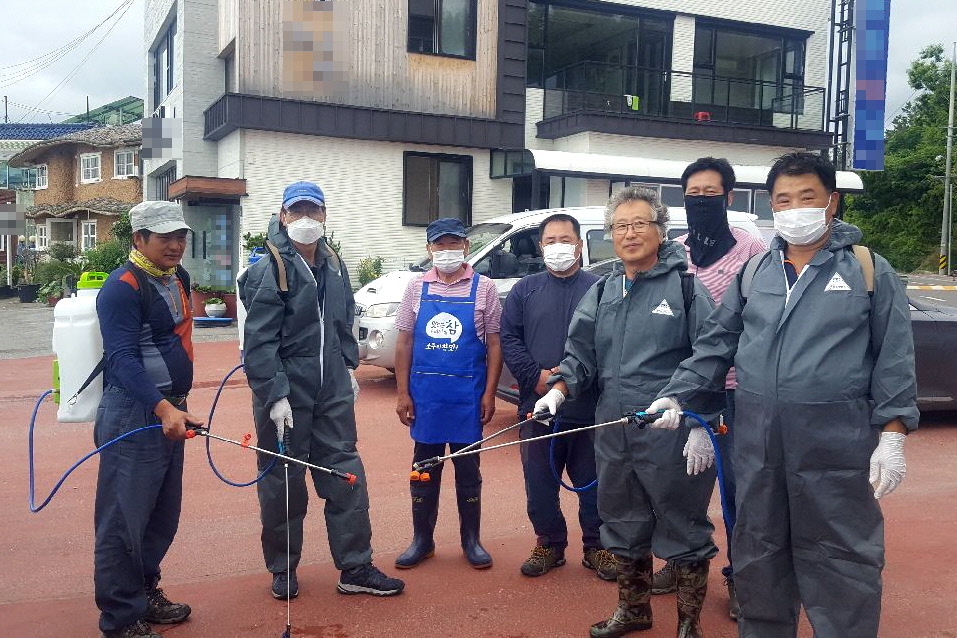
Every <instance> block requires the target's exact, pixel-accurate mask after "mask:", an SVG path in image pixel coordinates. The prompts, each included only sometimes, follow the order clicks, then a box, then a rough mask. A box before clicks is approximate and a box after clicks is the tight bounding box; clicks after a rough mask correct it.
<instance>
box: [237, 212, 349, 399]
mask: <svg viewBox="0 0 957 638" xmlns="http://www.w3.org/2000/svg"><path fill="white" fill-rule="evenodd" d="M268 237H269V241H271V242H272V243H273V244H275V245H276V247H277V248H278V249H279V253H280V254H281V255H282V258H283V261H284V262H285V266H286V277H287V280H288V283H289V292H286V293H283V292H281V291H280V290H279V283H278V276H277V274H276V265H275V262H274V259H273V258H272V257H271V255H268V254H267V256H266V257H263V258H262V259H260V260H259V261H257V262H256V263H254V264H253V265H252V266H250V267H249V269H248V270H247V271H246V272H245V273H243V275H242V276H241V277H240V278H239V282H238V283H239V296H240V299H241V300H242V302H243V305H244V306H245V307H246V310H247V313H248V314H247V318H246V324H245V332H244V334H245V343H244V363H245V364H246V377H247V378H248V379H249V386H250V387H251V388H252V390H253V393H254V398H255V401H256V403H258V404H260V405H264V406H269V405H271V404H273V403H275V402H276V401H278V400H279V399H282V398H283V397H286V398H288V399H289V403H290V405H292V406H293V407H294V408H301V407H307V406H312V405H314V404H315V403H316V400H317V398H318V397H319V395H320V391H321V390H322V389H324V388H325V389H326V392H325V393H324V394H328V393H329V391H330V390H332V391H333V392H334V393H336V394H340V393H343V392H346V391H348V392H350V393H351V382H350V381H349V380H348V371H347V368H352V369H355V368H356V367H358V365H359V346H358V344H357V343H356V339H355V337H354V336H353V333H352V323H353V318H354V314H355V302H354V300H353V296H352V286H351V284H350V281H349V273H348V272H347V271H346V267H345V264H343V263H342V260H341V259H339V257H338V256H337V255H336V254H335V252H334V251H333V250H332V249H331V248H329V246H328V245H327V244H326V242H325V239H320V240H319V247H318V249H317V253H316V262H317V268H316V270H317V271H318V274H319V277H318V281H317V278H316V277H314V275H313V272H312V271H311V269H310V268H309V266H308V265H307V264H306V262H305V260H304V259H302V258H301V257H300V256H299V253H298V252H297V251H296V249H295V247H294V246H293V245H292V243H291V242H290V240H289V236H288V235H287V234H286V230H285V228H283V226H282V224H280V223H279V219H278V217H277V216H273V218H272V219H271V220H270V222H269V231H268ZM320 286H321V287H322V288H323V289H324V295H323V299H322V313H321V317H320V308H319V303H318V301H319V288H320Z"/></svg>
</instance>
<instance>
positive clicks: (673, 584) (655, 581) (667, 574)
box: [651, 563, 678, 594]
mask: <svg viewBox="0 0 957 638" xmlns="http://www.w3.org/2000/svg"><path fill="white" fill-rule="evenodd" d="M677 589H678V582H677V578H676V577H675V570H674V565H672V564H671V563H665V566H664V567H662V568H661V569H659V570H658V571H656V572H655V575H654V576H652V578H651V593H652V594H670V593H671V592H673V591H675V590H677Z"/></svg>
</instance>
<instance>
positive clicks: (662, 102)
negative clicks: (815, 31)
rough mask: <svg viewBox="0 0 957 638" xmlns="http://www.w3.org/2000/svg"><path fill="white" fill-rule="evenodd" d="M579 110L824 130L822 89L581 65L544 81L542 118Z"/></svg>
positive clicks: (792, 82) (598, 64)
mask: <svg viewBox="0 0 957 638" xmlns="http://www.w3.org/2000/svg"><path fill="white" fill-rule="evenodd" d="M581 112H592V113H595V112H598V113H606V114H613V115H618V116H621V117H638V118H640V117H656V118H666V119H670V120H691V121H698V122H706V121H710V122H725V123H729V124H744V125H752V126H767V127H774V128H781V129H792V130H804V131H824V130H825V121H824V114H825V109H824V89H823V88H822V87H813V86H805V85H804V84H803V83H801V82H800V81H797V80H785V81H782V82H769V81H765V80H746V79H740V78H729V77H721V76H714V75H711V74H707V73H689V72H687V71H674V70H670V69H651V68H643V67H633V66H622V65H616V64H605V63H602V62H579V63H576V64H573V65H571V66H568V67H565V68H564V69H561V70H560V71H558V72H557V73H555V74H554V75H552V76H550V77H548V78H547V79H546V80H545V99H544V108H543V113H542V116H543V117H542V119H543V120H545V119H548V118H552V117H557V116H560V115H568V114H572V113H581Z"/></svg>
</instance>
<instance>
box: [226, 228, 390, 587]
mask: <svg viewBox="0 0 957 638" xmlns="http://www.w3.org/2000/svg"><path fill="white" fill-rule="evenodd" d="M268 236H269V240H270V241H271V242H272V243H273V244H275V245H276V247H277V248H278V249H279V251H280V253H281V255H282V258H283V261H284V263H285V265H286V273H287V278H288V282H289V292H287V293H282V292H280V291H279V285H278V283H277V282H278V280H277V276H276V266H275V262H274V260H273V259H272V258H271V257H270V256H267V257H264V258H262V259H260V260H259V261H257V262H256V263H254V264H253V265H252V266H250V267H249V270H247V271H246V272H245V273H244V274H243V275H242V276H241V277H240V279H239V295H240V298H241V299H242V302H243V304H244V305H245V307H246V311H247V315H246V324H245V332H244V334H245V356H244V363H245V364H246V377H247V379H248V380H249V386H250V388H252V390H253V415H254V418H255V420H256V433H257V435H258V437H259V446H260V447H263V448H265V449H268V450H275V449H276V447H277V441H276V427H275V425H274V424H273V422H272V420H271V419H270V418H269V408H270V406H271V405H272V404H273V403H275V402H276V401H278V400H279V399H281V398H283V397H286V398H287V399H288V400H289V404H290V405H291V406H292V414H293V426H294V427H293V428H292V430H291V431H290V442H289V443H290V445H289V447H290V450H289V452H288V453H289V454H290V456H293V457H295V458H297V459H302V460H304V461H308V462H310V463H313V464H315V465H322V466H325V467H334V468H336V469H338V470H341V471H343V472H351V473H352V474H355V475H356V476H357V477H358V481H357V482H356V484H355V485H354V486H350V485H348V484H347V483H346V482H345V481H343V480H342V479H339V478H336V477H334V476H331V475H329V474H326V473H324V472H318V471H313V472H312V480H313V483H314V484H315V487H316V493H317V494H318V495H319V496H320V498H323V499H325V501H326V503H325V517H326V530H327V535H328V538H329V546H330V550H331V553H332V558H333V560H334V561H335V564H336V567H337V568H338V569H340V570H345V569H350V568H352V567H357V566H359V565H364V564H366V563H368V562H370V560H371V557H372V549H371V539H372V528H371V525H370V523H369V495H368V492H367V490H366V483H365V471H364V470H363V467H362V461H361V460H360V458H359V454H358V452H357V450H356V422H355V412H354V411H353V407H354V406H353V396H352V384H351V380H350V378H349V372H348V369H347V367H348V368H355V367H356V366H358V364H359V348H358V345H357V344H356V341H355V338H354V337H353V335H352V320H353V313H354V311H355V305H354V301H353V298H352V287H351V285H350V283H349V275H348V273H347V272H346V268H345V265H344V264H343V263H342V262H341V260H339V258H338V257H337V256H335V254H334V253H333V252H332V250H331V249H330V248H329V247H328V246H327V245H326V244H325V240H324V239H322V240H320V241H319V247H318V250H317V253H316V262H317V269H316V270H317V271H318V277H314V274H313V272H311V271H310V268H309V266H307V264H306V262H305V260H303V259H302V258H301V257H300V256H299V254H298V253H297V252H296V249H295V247H293V245H292V244H291V243H290V241H289V237H288V236H287V235H286V231H285V229H284V228H283V227H282V225H281V224H280V223H279V220H278V218H277V217H275V216H274V217H273V218H272V220H271V221H270V222H269V235H268ZM317 279H318V285H317ZM319 288H324V294H323V298H322V314H321V315H320V308H319V303H318V300H319ZM270 462H271V458H270V457H266V456H265V455H261V456H260V458H259V467H260V469H262V468H265V467H266V466H267V465H268V464H269V463H270ZM256 487H257V490H258V493H259V505H260V510H261V517H262V524H263V531H262V545H263V557H264V558H265V561H266V568H267V569H268V570H269V571H270V572H272V573H278V572H283V571H285V570H286V501H285V486H284V468H283V464H282V463H281V462H278V463H277V464H276V466H275V467H274V468H273V470H272V471H271V472H270V473H269V475H267V476H266V478H264V479H263V480H262V481H260V482H259V483H257V484H256ZM308 498H309V496H308V491H307V488H306V482H305V468H304V467H302V466H301V465H295V464H292V465H290V467H289V525H290V534H291V536H290V563H291V565H290V568H291V569H296V566H297V565H298V563H299V558H300V555H301V552H302V523H303V519H304V518H305V516H306V505H307V501H308Z"/></svg>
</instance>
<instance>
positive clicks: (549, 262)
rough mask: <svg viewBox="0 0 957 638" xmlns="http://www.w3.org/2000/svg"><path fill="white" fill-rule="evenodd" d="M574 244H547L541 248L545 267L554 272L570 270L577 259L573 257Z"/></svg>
mask: <svg viewBox="0 0 957 638" xmlns="http://www.w3.org/2000/svg"><path fill="white" fill-rule="evenodd" d="M576 248H577V247H576V246H575V245H574V244H548V245H547V246H545V247H544V248H542V255H543V256H544V258H545V265H546V266H548V268H549V269H550V270H554V271H555V272H565V271H566V270H568V269H569V268H571V267H572V266H573V265H574V264H575V261H577V259H578V257H576V256H575V249H576Z"/></svg>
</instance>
